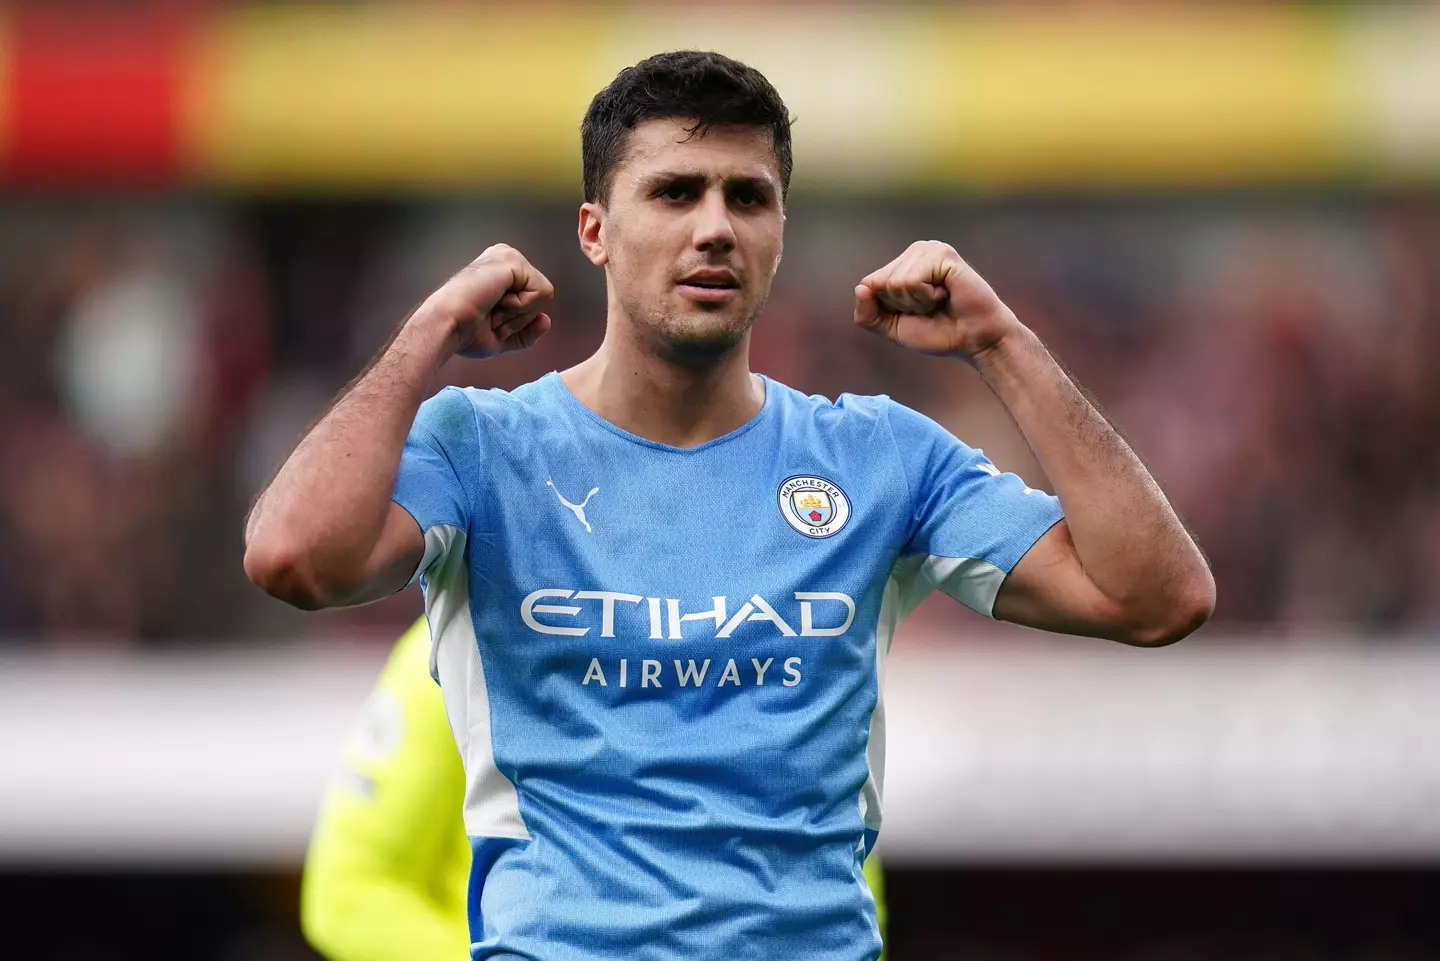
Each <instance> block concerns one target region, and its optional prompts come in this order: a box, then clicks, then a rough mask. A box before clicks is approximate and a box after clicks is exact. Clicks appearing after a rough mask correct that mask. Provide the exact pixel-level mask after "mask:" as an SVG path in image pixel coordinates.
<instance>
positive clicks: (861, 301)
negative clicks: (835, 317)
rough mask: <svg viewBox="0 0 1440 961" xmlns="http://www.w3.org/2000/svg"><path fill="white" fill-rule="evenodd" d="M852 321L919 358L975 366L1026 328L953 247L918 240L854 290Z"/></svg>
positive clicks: (932, 241)
mask: <svg viewBox="0 0 1440 961" xmlns="http://www.w3.org/2000/svg"><path fill="white" fill-rule="evenodd" d="M855 323H857V324H859V325H860V326H861V327H864V328H866V329H867V330H872V331H874V332H875V333H877V334H880V335H881V336H883V337H886V338H889V339H890V340H893V341H894V342H895V343H897V344H900V345H901V346H902V347H909V348H910V349H911V350H916V351H919V352H920V353H922V354H939V355H946V356H956V357H963V358H964V359H965V360H968V361H971V362H974V361H976V360H978V359H979V358H980V357H981V356H982V355H983V354H985V353H986V352H987V351H990V350H992V349H993V348H995V347H996V346H998V345H999V344H1000V342H1001V341H1002V340H1004V338H1005V337H1006V336H1008V335H1009V334H1011V333H1014V332H1015V331H1023V330H1024V328H1023V327H1022V326H1021V324H1020V322H1019V321H1018V320H1017V319H1016V318H1015V315H1014V314H1013V313H1011V312H1010V308H1008V307H1006V306H1005V304H1004V303H1003V302H1001V300H1000V298H999V297H997V296H995V291H993V290H991V289H990V285H989V284H987V283H985V281H984V280H983V279H982V278H981V277H980V275H979V274H977V273H976V272H975V271H974V270H973V269H972V268H971V267H970V265H969V264H967V263H965V261H963V260H961V259H960V255H959V254H958V253H956V252H955V248H954V247H951V246H950V245H949V244H944V243H941V242H940V241H938V240H920V241H916V242H915V243H913V244H911V245H910V246H909V247H908V248H906V250H905V252H904V253H903V254H901V255H900V256H899V257H896V258H895V259H894V260H892V261H890V263H888V264H886V265H885V266H884V267H881V268H880V269H879V270H877V271H875V272H874V273H872V274H870V275H869V276H867V277H866V278H865V279H864V280H862V281H860V284H859V286H857V287H856V288H855Z"/></svg>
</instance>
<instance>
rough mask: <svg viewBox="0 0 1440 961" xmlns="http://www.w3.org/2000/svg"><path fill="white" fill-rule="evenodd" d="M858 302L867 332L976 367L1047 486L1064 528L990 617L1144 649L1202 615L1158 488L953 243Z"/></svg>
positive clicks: (1201, 569)
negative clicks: (1062, 515) (1057, 504)
mask: <svg viewBox="0 0 1440 961" xmlns="http://www.w3.org/2000/svg"><path fill="white" fill-rule="evenodd" d="M855 297H856V305H855V321H856V323H857V324H859V325H861V326H862V327H866V328H868V329H870V330H873V331H875V332H876V333H879V334H881V335H882V336H885V337H888V338H889V339H891V340H894V341H895V342H897V343H899V344H902V345H904V346H906V347H909V348H911V349H913V350H917V351H920V352H922V353H927V354H937V355H944V356H954V357H960V358H963V359H965V360H967V361H968V362H969V363H970V364H972V365H973V366H974V367H975V368H976V369H977V370H978V371H979V372H980V374H981V376H983V377H984V378H985V380H986V381H987V382H988V383H989V384H990V386H991V388H992V389H993V390H994V391H995V393H996V395H997V396H998V397H999V398H1000V400H1001V401H1002V402H1003V403H1004V404H1005V406H1006V409H1007V410H1009V412H1010V415H1011V417H1013V418H1014V419H1015V422H1016V424H1018V425H1019V427H1020V430H1021V431H1022V432H1023V433H1024V435H1025V438H1026V440H1027V441H1028V442H1029V444H1030V447H1031V449H1032V450H1034V452H1035V455H1036V456H1037V457H1038V458H1039V460H1040V463H1041V465H1042V466H1043V467H1044V468H1045V471H1046V473H1047V474H1048V475H1049V477H1050V479H1051V481H1052V482H1053V483H1054V485H1055V490H1056V493H1057V494H1058V495H1059V498H1060V502H1061V504H1062V505H1063V507H1064V510H1065V518H1066V519H1065V520H1064V521H1061V522H1060V523H1058V524H1056V525H1055V526H1054V527H1053V528H1051V529H1050V530H1049V531H1048V532H1047V533H1046V534H1044V535H1043V536H1042V537H1041V538H1040V540H1039V541H1037V542H1036V543H1035V545H1034V546H1033V547H1031V548H1030V550H1029V551H1028V552H1026V554H1025V555H1024V556H1023V557H1022V558H1021V559H1020V561H1019V562H1018V563H1017V564H1016V565H1015V567H1014V568H1013V569H1012V570H1011V571H1010V573H1009V575H1008V576H1007V577H1006V578H1005V581H1004V583H1003V584H1002V585H1001V587H1000V590H999V593H998V595H996V597H995V601H994V608H993V613H994V615H995V616H996V617H997V618H999V619H1001V620H1008V621H1013V622H1015V623H1019V624H1025V625H1028V626H1031V627H1038V628H1042V629H1044V630H1051V631H1061V632H1065V633H1071V634H1086V635H1091V636H1096V637H1107V638H1111V639H1114V640H1118V641H1123V642H1125V643H1129V644H1136V645H1142V646H1155V645H1160V644H1166V643H1170V642H1172V641H1176V640H1179V639H1180V638H1182V637H1184V636H1185V635H1186V634H1189V633H1190V632H1191V631H1193V630H1195V629H1196V628H1197V627H1199V626H1200V625H1201V624H1203V623H1204V622H1205V620H1206V619H1207V618H1209V616H1210V614H1211V612H1212V611H1213V609H1214V605H1215V582H1214V580H1213V578H1212V577H1211V575H1210V569H1209V566H1208V565H1207V563H1206V562H1205V558H1204V556H1203V555H1202V554H1201V553H1200V550H1199V548H1197V547H1196V545H1195V542H1194V541H1193V540H1191V538H1190V535H1189V534H1188V533H1187V532H1186V531H1185V528H1184V526H1183V525H1182V524H1181V523H1180V520H1179V518H1178V517H1177V516H1176V515H1175V511H1174V510H1173V509H1172V508H1171V506H1170V502H1169V501H1168V500H1167V499H1166V497H1165V494H1164V492H1163V491H1161V490H1160V486H1159V485H1158V484H1157V483H1156V482H1155V480H1154V478H1153V477H1151V476H1150V473H1149V471H1147V470H1146V469H1145V465H1144V464H1142V463H1141V462H1140V459H1139V458H1138V457H1136V456H1135V453H1134V451H1132V450H1131V449H1130V446H1129V445H1128V444H1127V443H1126V442H1125V440H1124V438H1122V437H1121V436H1120V435H1119V434H1118V433H1116V431H1115V429H1114V428H1113V427H1111V426H1110V423H1109V422H1108V421H1107V420H1106V419H1105V417H1104V416H1103V415H1102V414H1101V413H1100V412H1099V411H1098V410H1096V409H1095V407H1094V405H1092V404H1091V403H1090V402H1089V401H1088V400H1087V399H1086V398H1085V396H1084V394H1082V393H1081V392H1080V390H1079V389H1078V388H1077V387H1076V386H1075V384H1074V382H1073V381H1072V380H1071V379H1070V377H1069V376H1068V375H1067V374H1066V373H1065V371H1064V370H1063V369H1062V368H1061V367H1060V365H1059V364H1057V363H1056V362H1055V360H1054V358H1052V357H1051V356H1050V353H1049V352H1048V351H1047V350H1046V349H1045V346H1044V345H1043V344H1042V343H1041V342H1040V339H1039V338H1038V337H1036V336H1035V334H1034V333H1033V332H1032V331H1030V330H1029V329H1028V328H1026V327H1025V326H1024V325H1023V324H1021V323H1020V321H1019V320H1018V319H1016V317H1015V315H1014V314H1013V313H1012V312H1011V311H1010V309H1009V308H1008V307H1006V306H1005V305H1004V304H1003V303H1002V302H1001V301H1000V299H999V298H998V297H996V295H995V293H994V291H992V290H991V289H990V287H989V285H987V284H986V283H985V281H984V280H982V279H981V278H980V276H979V275H978V274H976V273H975V271H974V270H972V269H971V268H970V266H969V265H967V264H966V263H965V262H964V261H963V260H961V259H960V256H959V255H958V254H957V253H956V252H955V250H954V248H952V247H950V246H949V245H947V244H942V243H939V242H937V241H924V242H921V243H917V244H912V245H911V246H910V248H909V249H908V250H906V251H905V253H904V254H902V255H901V256H900V257H899V258H897V259H896V260H894V261H892V262H891V263H890V264H888V265H887V266H886V267H884V268H882V269H881V270H878V271H876V272H875V273H873V274H871V275H869V276H868V277H866V278H865V279H864V280H863V281H862V282H861V284H860V286H858V287H856V288H855Z"/></svg>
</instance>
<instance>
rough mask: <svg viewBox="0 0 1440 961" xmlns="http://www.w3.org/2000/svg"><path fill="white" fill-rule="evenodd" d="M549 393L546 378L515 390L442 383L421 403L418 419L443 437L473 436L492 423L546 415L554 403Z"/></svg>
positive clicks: (499, 423)
mask: <svg viewBox="0 0 1440 961" xmlns="http://www.w3.org/2000/svg"><path fill="white" fill-rule="evenodd" d="M549 395H550V391H548V390H547V389H546V385H545V381H544V379H543V378H542V379H541V380H538V381H532V382H531V383H528V384H524V385H522V386H520V387H518V388H516V389H515V390H501V389H500V388H498V387H490V388H482V387H454V386H451V387H443V388H441V389H440V391H439V392H438V393H436V394H435V395H434V396H432V397H431V398H430V399H429V400H427V401H425V403H423V404H422V405H421V406H420V414H419V416H418V417H417V418H416V423H417V424H421V425H423V426H425V427H427V428H428V429H429V430H430V431H431V432H432V433H434V434H435V435H436V436H437V437H440V438H442V439H454V438H457V437H467V436H474V435H475V434H476V433H483V432H484V431H486V430H487V429H489V428H491V427H495V426H500V427H504V426H510V425H513V424H514V423H515V422H516V421H519V420H524V419H527V418H530V417H534V416H537V415H543V413H544V410H545V409H546V408H547V407H549V406H550V405H551V404H553V399H552V398H551V397H550V396H549Z"/></svg>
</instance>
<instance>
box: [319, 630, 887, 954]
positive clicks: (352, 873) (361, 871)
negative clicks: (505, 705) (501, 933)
mask: <svg viewBox="0 0 1440 961" xmlns="http://www.w3.org/2000/svg"><path fill="white" fill-rule="evenodd" d="M464 800H465V774H464V771H463V770H462V768H461V764H460V753H459V751H458V750H456V747H455V739H454V736H453V735H452V734H451V733H450V722H449V719H448V718H446V716H445V702H444V700H443V699H442V698H441V696H440V688H439V686H438V685H437V684H435V682H434V681H433V680H431V678H430V631H429V629H428V628H427V626H426V624H425V620H424V619H423V618H422V619H421V620H419V621H417V622H416V623H415V625H414V626H413V627H411V628H410V630H408V631H406V632H405V633H404V634H403V635H401V637H400V640H399V641H398V642H397V643H396V645H395V649H394V651H392V652H391V654H390V658H389V660H388V661H387V662H386V664H385V667H384V669H383V670H382V671H381V672H380V678H379V681H378V682H377V683H376V685H375V690H374V691H373V692H372V693H371V695H370V699H369V700H368V701H367V702H366V705H365V710H364V713H363V715H362V717H361V720H360V724H359V726H358V727H357V729H356V730H355V732H354V734H353V735H352V736H351V737H350V739H349V740H348V741H347V743H346V745H345V749H344V757H343V759H342V764H341V769H340V771H339V772H338V774H337V775H336V777H335V778H334V779H333V780H332V782H331V784H330V787H329V789H328V790H327V791H326V794H325V799H324V801H323V803H322V804H321V808H320V816H319V819H318V820H317V822H316V825H315V833H314V835H313V836H312V837H311V839H310V850H309V852H308V853H307V855H306V858H305V876H304V880H303V883H302V886H301V896H300V923H301V927H302V928H303V929H304V932H305V937H306V938H307V939H308V940H309V942H310V944H311V945H312V946H313V947H314V948H315V950H317V951H319V952H320V953H321V954H323V955H325V957H327V958H329V959H330V961H439V959H444V958H456V959H459V958H466V957H469V954H470V935H469V931H468V929H467V921H466V910H465V902H466V883H467V880H468V877H469V870H470V840H469V838H467V837H466V836H465V827H464V823H463V820H462V818H461V808H462V805H463V803H464ZM865 877H866V880H868V881H869V883H870V890H871V891H872V892H873V894H874V896H875V909H876V914H877V916H878V917H879V921H880V930H881V932H882V934H883V932H884V930H885V920H886V911H885V900H884V889H883V887H882V879H881V874H880V860H879V858H876V857H872V858H870V859H869V860H868V861H867V862H866V865H865Z"/></svg>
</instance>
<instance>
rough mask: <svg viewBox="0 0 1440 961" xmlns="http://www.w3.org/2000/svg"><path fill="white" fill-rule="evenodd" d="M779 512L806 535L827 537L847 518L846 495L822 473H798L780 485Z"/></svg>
mask: <svg viewBox="0 0 1440 961" xmlns="http://www.w3.org/2000/svg"><path fill="white" fill-rule="evenodd" d="M779 507H780V514H781V516H782V517H784V518H785V521H786V523H788V524H789V525H790V526H791V527H793V528H794V529H795V530H797V531H799V532H800V533H801V534H804V535H805V536H806V537H829V536H830V535H831V534H834V533H836V532H837V531H839V530H840V528H842V527H844V526H845V522H846V521H848V520H849V519H850V499H849V498H848V497H846V496H845V492H844V491H842V490H841V489H840V488H839V487H837V486H836V485H835V484H832V483H831V482H830V481H828V480H826V479H825V478H823V477H814V476H806V475H801V476H797V477H791V478H790V479H788V480H786V481H785V482H784V483H783V484H781V485H780V490H779Z"/></svg>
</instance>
